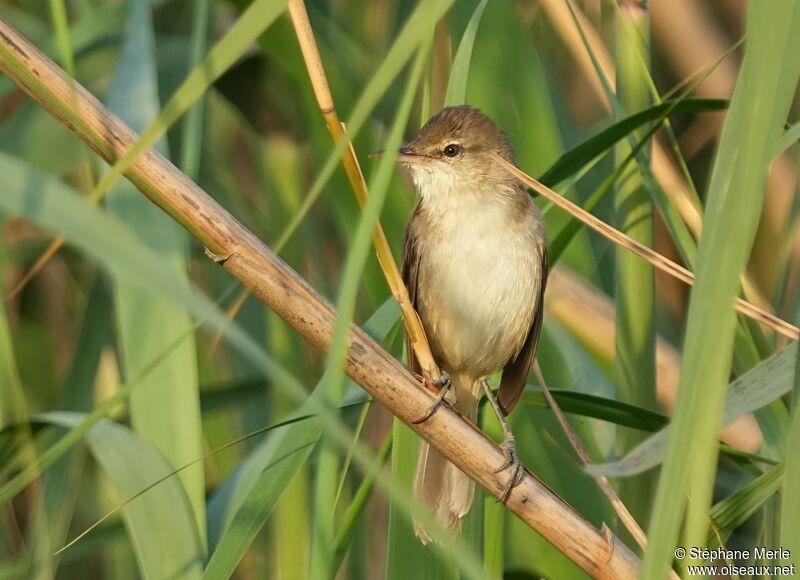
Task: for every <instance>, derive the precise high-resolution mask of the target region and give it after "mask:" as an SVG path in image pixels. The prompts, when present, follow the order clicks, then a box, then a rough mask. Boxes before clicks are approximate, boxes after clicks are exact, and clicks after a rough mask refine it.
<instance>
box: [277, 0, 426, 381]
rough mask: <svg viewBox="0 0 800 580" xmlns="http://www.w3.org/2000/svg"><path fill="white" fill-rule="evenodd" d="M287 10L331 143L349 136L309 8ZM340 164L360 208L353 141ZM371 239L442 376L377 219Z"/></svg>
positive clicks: (362, 195)
mask: <svg viewBox="0 0 800 580" xmlns="http://www.w3.org/2000/svg"><path fill="white" fill-rule="evenodd" d="M289 14H290V16H291V18H292V24H294V28H295V32H296V34H297V39H298V41H299V42H300V48H301V50H302V52H303V59H304V60H305V63H306V67H307V68H308V76H309V79H310V80H311V84H312V86H313V87H314V95H315V96H316V98H317V103H318V104H319V109H320V111H321V112H322V116H323V117H324V118H325V123H326V124H327V125H328V130H329V131H330V133H331V137H332V138H333V141H334V143H339V142H340V141H342V140H348V139H349V137H348V136H347V133H346V131H345V127H344V124H343V123H342V122H341V121H340V120H339V116H338V115H337V114H336V107H335V106H334V104H333V97H332V96H331V91H330V88H329V86H328V79H327V77H326V75H325V69H324V68H323V66H322V60H321V59H320V56H319V49H318V48H317V42H316V40H315V39H314V31H313V29H312V28H311V23H310V22H309V20H308V12H307V11H306V7H305V4H304V3H303V0H290V2H289ZM342 165H343V166H344V169H345V172H346V173H347V178H348V179H349V180H350V185H351V186H352V188H353V193H354V194H355V196H356V199H357V200H358V203H359V205H361V207H362V208H363V207H364V205H365V204H366V203H367V197H368V195H369V193H368V190H367V184H366V182H365V181H364V174H363V173H362V171H361V166H360V165H359V163H358V159H357V158H356V154H355V150H354V149H353V145H352V143H349V144H348V146H347V147H346V148H345V150H344V153H343V154H342ZM373 243H374V244H375V252H376V253H377V255H378V262H380V265H381V269H382V270H383V273H384V275H385V276H386V281H387V282H388V284H389V288H390V290H391V291H392V294H393V295H394V297H395V299H396V300H397V303H398V304H400V309H401V311H402V313H403V321H404V322H405V325H406V330H407V331H408V335H409V337H410V340H411V345H412V347H413V348H414V353H415V354H416V355H417V359H418V360H419V362H420V365H421V367H422V369H423V371H424V372H425V375H426V376H427V377H428V378H430V379H434V380H435V379H438V378H439V377H440V376H441V375H440V372H439V367H438V366H437V365H436V361H434V360H433V355H432V354H431V349H430V346H429V345H428V339H427V338H426V336H425V330H424V329H423V328H422V322H421V321H420V319H419V316H418V315H417V312H416V311H415V310H414V307H413V306H412V305H411V301H410V299H409V297H408V289H407V288H406V286H405V284H404V283H403V277H402V276H401V275H400V269H399V268H398V267H397V263H396V262H395V260H394V256H393V255H392V250H391V248H390V247H389V242H388V240H387V239H386V234H385V233H384V232H383V228H382V227H381V224H380V222H378V223H376V224H375V231H374V233H373Z"/></svg>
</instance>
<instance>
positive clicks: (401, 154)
mask: <svg viewBox="0 0 800 580" xmlns="http://www.w3.org/2000/svg"><path fill="white" fill-rule="evenodd" d="M384 153H386V151H384V150H383V149H380V150H378V151H374V152H372V153H370V154H369V156H370V158H372V159H374V158H376V157H382V156H383V154H384ZM424 159H426V157H425V156H424V155H420V154H419V153H414V152H413V151H412V150H411V149H409V148H408V147H400V149H398V150H397V162H398V163H420V162H422V161H423V160H424Z"/></svg>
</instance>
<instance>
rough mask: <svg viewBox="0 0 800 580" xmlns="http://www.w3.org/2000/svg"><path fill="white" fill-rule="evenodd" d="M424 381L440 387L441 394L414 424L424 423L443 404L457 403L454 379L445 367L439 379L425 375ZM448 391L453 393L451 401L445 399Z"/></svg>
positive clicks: (450, 405) (451, 404) (449, 405)
mask: <svg viewBox="0 0 800 580" xmlns="http://www.w3.org/2000/svg"><path fill="white" fill-rule="evenodd" d="M422 382H424V383H430V384H431V385H433V386H434V387H439V394H438V395H436V398H435V399H434V400H433V404H432V405H431V406H430V407H429V408H428V410H427V411H426V412H425V414H424V415H423V416H422V417H420V418H419V419H416V420H414V421H412V423H414V425H419V424H420V423H424V422H425V421H427V420H428V419H430V418H431V417H433V414H434V413H435V412H436V411H437V410H438V409H439V407H441V406H442V405H443V404H444V405H447V406H448V407H452V406H453V405H455V404H456V392H455V390H454V389H453V381H452V380H451V379H450V375H448V374H447V371H445V370H444V369H442V374H441V376H440V377H439V378H438V379H429V378H428V377H426V376H423V377H422ZM447 393H450V395H451V396H450V399H451V400H450V401H447V399H445V397H446V396H447Z"/></svg>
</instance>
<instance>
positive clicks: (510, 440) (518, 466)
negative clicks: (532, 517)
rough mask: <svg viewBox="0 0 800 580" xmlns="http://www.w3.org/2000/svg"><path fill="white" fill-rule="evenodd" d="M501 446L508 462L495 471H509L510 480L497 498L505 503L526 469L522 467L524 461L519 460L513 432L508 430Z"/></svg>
mask: <svg viewBox="0 0 800 580" xmlns="http://www.w3.org/2000/svg"><path fill="white" fill-rule="evenodd" d="M500 448H501V449H502V450H503V456H504V457H505V458H506V462H505V463H503V465H501V466H500V467H499V468H497V469H496V470H495V473H500V472H501V471H506V470H508V471H509V476H508V482H507V483H506V486H505V488H503V493H502V494H501V495H500V497H499V498H498V499H497V501H498V503H503V504H504V503H506V500H508V497H509V496H510V495H511V490H512V489H514V488H515V487H516V486H517V485H519V482H520V481H522V476H523V475H524V473H525V470H524V468H523V467H522V462H521V461H520V460H519V456H518V455H517V442H516V440H515V439H514V436H513V435H512V434H511V432H507V433H506V435H505V437H503V442H502V443H501V444H500Z"/></svg>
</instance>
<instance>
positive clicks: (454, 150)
mask: <svg viewBox="0 0 800 580" xmlns="http://www.w3.org/2000/svg"><path fill="white" fill-rule="evenodd" d="M459 153H461V145H459V144H458V143H450V145H448V146H447V147H445V148H444V154H445V155H447V156H448V157H455V156H456V155H458V154H459Z"/></svg>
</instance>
